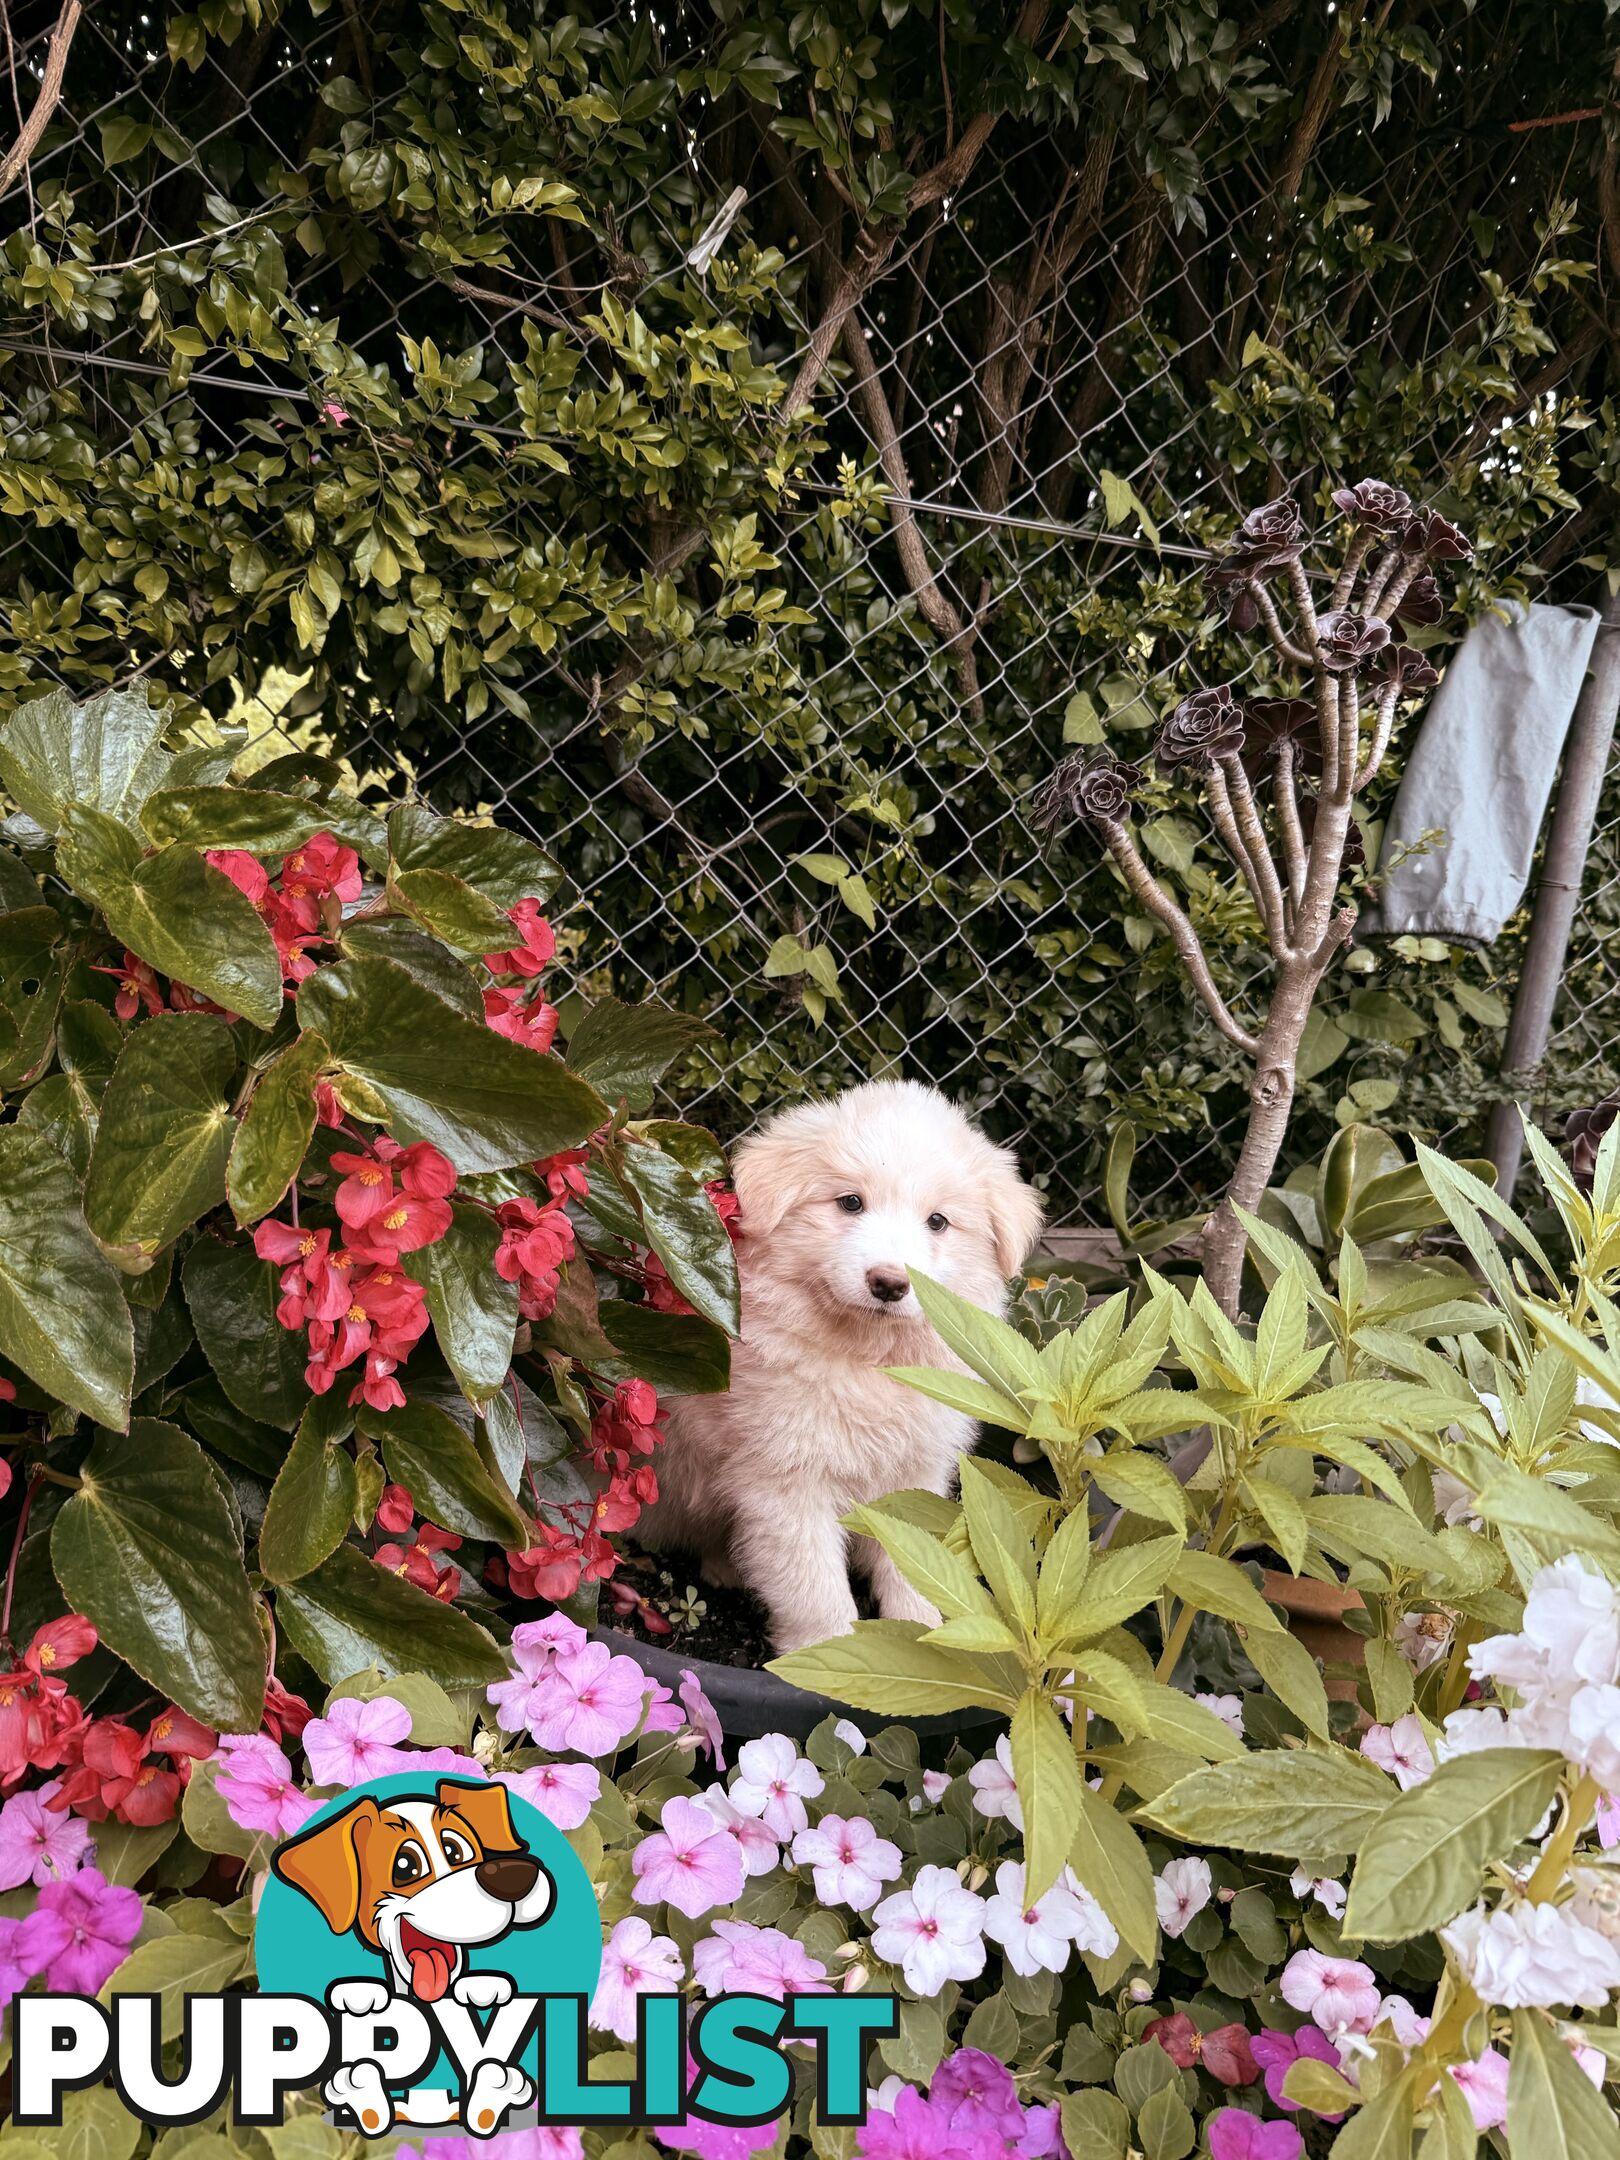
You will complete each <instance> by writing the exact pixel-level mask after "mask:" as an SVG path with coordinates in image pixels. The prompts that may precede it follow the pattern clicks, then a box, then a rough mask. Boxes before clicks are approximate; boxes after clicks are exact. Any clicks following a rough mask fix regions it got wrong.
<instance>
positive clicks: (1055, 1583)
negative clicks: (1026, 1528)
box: [1035, 1506, 1091, 1644]
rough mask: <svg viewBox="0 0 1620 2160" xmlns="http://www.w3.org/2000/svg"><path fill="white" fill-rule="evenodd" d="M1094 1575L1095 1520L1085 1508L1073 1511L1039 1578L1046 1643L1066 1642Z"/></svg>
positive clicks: (1038, 1618) (1038, 1617)
mask: <svg viewBox="0 0 1620 2160" xmlns="http://www.w3.org/2000/svg"><path fill="white" fill-rule="evenodd" d="M1090 1573H1091V1519H1090V1516H1089V1514H1088V1513H1087V1510H1086V1509H1085V1508H1084V1507H1083V1506H1082V1507H1077V1508H1071V1509H1070V1511H1069V1513H1068V1514H1067V1515H1066V1516H1065V1517H1064V1519H1063V1520H1062V1522H1060V1523H1059V1524H1058V1526H1057V1528H1056V1530H1055V1531H1054V1532H1053V1533H1052V1536H1051V1539H1050V1541H1049V1542H1048V1544H1047V1548H1046V1550H1045V1552H1044V1553H1042V1555H1041V1565H1040V1573H1039V1575H1038V1577H1037V1578H1036V1583H1035V1625H1036V1632H1037V1634H1038V1636H1039V1638H1040V1640H1041V1641H1042V1642H1043V1643H1047V1644H1050V1643H1059V1642H1062V1641H1064V1640H1065V1638H1066V1636H1067V1635H1068V1634H1069V1632H1070V1630H1071V1626H1072V1623H1073V1620H1074V1617H1075V1615H1077V1614H1078V1612H1079V1610H1080V1598H1081V1594H1082V1592H1083V1591H1084V1589H1085V1587H1086V1578H1087V1576H1088V1575H1089V1574H1090Z"/></svg>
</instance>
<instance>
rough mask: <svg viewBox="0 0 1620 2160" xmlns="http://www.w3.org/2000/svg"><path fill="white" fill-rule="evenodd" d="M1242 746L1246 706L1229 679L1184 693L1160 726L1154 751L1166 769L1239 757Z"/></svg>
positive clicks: (1171, 770)
mask: <svg viewBox="0 0 1620 2160" xmlns="http://www.w3.org/2000/svg"><path fill="white" fill-rule="evenodd" d="M1242 748H1243V707H1242V706H1241V705H1240V704H1239V703H1238V701H1237V699H1236V698H1235V697H1234V696H1233V695H1232V690H1231V686H1230V684H1228V683H1217V684H1216V686H1215V687H1214V689H1212V690H1195V691H1194V692H1193V694H1192V696H1191V697H1184V698H1183V699H1182V701H1181V703H1180V704H1179V705H1178V706H1177V707H1176V709H1175V711H1174V712H1173V713H1171V715H1170V717H1169V719H1168V720H1166V722H1165V723H1164V725H1163V727H1161V728H1160V730H1159V735H1158V740H1157V741H1156V742H1155V743H1154V745H1153V755H1154V757H1155V758H1156V759H1157V760H1158V762H1159V764H1160V766H1161V767H1162V768H1163V770H1164V771H1166V772H1173V771H1175V769H1176V768H1177V767H1178V766H1181V765H1208V764H1209V763H1210V761H1211V760H1212V759H1214V758H1222V757H1236V756H1237V754H1238V752H1239V751H1240V750H1241V749H1242Z"/></svg>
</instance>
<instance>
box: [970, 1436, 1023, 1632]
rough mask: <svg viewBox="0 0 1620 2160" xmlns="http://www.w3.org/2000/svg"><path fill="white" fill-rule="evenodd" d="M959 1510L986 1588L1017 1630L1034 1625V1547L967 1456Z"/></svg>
mask: <svg viewBox="0 0 1620 2160" xmlns="http://www.w3.org/2000/svg"><path fill="white" fill-rule="evenodd" d="M961 1480H962V1513H963V1516H964V1518H965V1520H966V1522H967V1528H968V1536H969V1538H970V1539H971V1540H972V1543H973V1556H974V1558H975V1559H976V1560H977V1561H978V1563H979V1572H980V1573H981V1574H982V1575H983V1577H984V1579H985V1581H986V1583H987V1584H988V1585H989V1588H990V1594H991V1596H992V1597H993V1598H994V1599H995V1600H996V1603H997V1604H998V1605H999V1606H1000V1607H1001V1610H1002V1612H1003V1613H1005V1614H1006V1615H1007V1617H1008V1618H1009V1619H1010V1620H1011V1621H1012V1622H1013V1624H1014V1626H1015V1627H1017V1628H1019V1629H1021V1630H1022V1631H1023V1632H1025V1633H1026V1634H1027V1633H1030V1632H1032V1631H1033V1629H1034V1626H1035V1548H1034V1546H1033V1545H1032V1544H1031V1542H1030V1539H1029V1537H1028V1535H1027V1533H1026V1532H1025V1530H1024V1527H1023V1525H1022V1524H1021V1523H1020V1521H1019V1519H1018V1517H1017V1515H1016V1514H1015V1513H1014V1512H1013V1510H1012V1507H1011V1506H1010V1505H1009V1503H1008V1502H1007V1500H1006V1499H1005V1498H1004V1497H1003V1496H1002V1494H1001V1493H1000V1492H999V1491H998V1490H997V1488H996V1486H995V1485H994V1483H993V1482H992V1481H991V1480H990V1479H989V1478H988V1477H986V1475H985V1474H984V1472H983V1470H982V1469H981V1468H980V1467H979V1465H978V1464H977V1463H975V1462H974V1461H973V1460H972V1458H971V1457H967V1458H964V1460H963V1463H962V1472H961Z"/></svg>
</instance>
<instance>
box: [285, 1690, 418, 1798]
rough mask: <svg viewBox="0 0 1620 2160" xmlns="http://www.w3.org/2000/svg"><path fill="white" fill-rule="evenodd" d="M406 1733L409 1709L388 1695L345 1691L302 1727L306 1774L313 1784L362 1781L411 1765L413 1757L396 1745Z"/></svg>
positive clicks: (345, 1784)
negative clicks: (365, 1696) (366, 1698)
mask: <svg viewBox="0 0 1620 2160" xmlns="http://www.w3.org/2000/svg"><path fill="white" fill-rule="evenodd" d="M410 1736H411V1713H410V1712H409V1711H408V1710H407V1709H406V1707H405V1705H404V1704H403V1703H402V1702H396V1701H395V1700H394V1698H393V1696H392V1695H377V1696H374V1697H373V1698H372V1700H371V1701H370V1702H362V1701H360V1700H359V1698H358V1697H357V1696H353V1695H345V1696H344V1697H343V1698H342V1700H341V1701H339V1702H335V1703H333V1704H332V1705H331V1707H330V1708H329V1709H328V1711H327V1713H326V1715H325V1717H318V1718H311V1719H310V1721H309V1723H308V1724H307V1725H306V1726H305V1727H304V1735H303V1738H304V1753H305V1755H307V1756H308V1758H309V1774H310V1777H311V1778H312V1779H313V1781H314V1782H315V1784H317V1785H344V1786H348V1785H364V1784H365V1783H366V1782H367V1781H368V1779H371V1778H379V1777H388V1776H390V1775H391V1774H392V1773H393V1772H394V1771H396V1770H405V1769H410V1768H412V1767H414V1763H415V1758H414V1757H413V1756H410V1755H404V1754H402V1753H401V1752H400V1750H399V1748H398V1746H397V1745H396V1743H397V1742H398V1741H401V1740H408V1739H409V1738H410Z"/></svg>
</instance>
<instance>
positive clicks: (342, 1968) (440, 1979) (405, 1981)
mask: <svg viewBox="0 0 1620 2160" xmlns="http://www.w3.org/2000/svg"><path fill="white" fill-rule="evenodd" d="M254 1963H255V1966H256V1968H257V1971H258V1977H259V1986H260V1988H261V1989H262V1990H263V1991H264V1992H265V1993H267V1994H278V1995H281V1994H285V1995H302V1996H306V1997H313V1998H314V1999H316V2000H318V2001H322V2002H327V2001H330V2000H331V1997H330V1994H329V1991H330V1990H331V1989H333V1988H334V1987H337V1988H339V1989H340V1991H341V1995H342V1999H340V2001H339V2004H338V2007H339V2008H344V2007H349V2006H351V2005H355V2006H359V2005H363V2004H364V2003H365V2002H367V2001H368V2000H369V2001H370V2002H371V2003H372V2004H373V2005H374V2006H375V2007H376V2008H377V2009H379V2010H380V2009H381V2008H382V2007H383V2005H384V2003H385V2002H387V2001H394V2002H408V2003H414V2004H416V2005H417V2007H418V2008H421V2009H424V2010H426V2009H430V2008H431V2007H432V2006H434V2005H438V2004H441V2003H442V2004H446V2005H467V2006H471V2007H475V2008H477V2009H478V2010H479V2011H480V2012H483V2011H485V2010H487V2009H488V2007H489V2006H490V2005H491V2004H493V2003H496V2002H498V2001H500V2000H501V1999H503V1998H504V1997H505V1996H512V1995H517V1996H535V1995H576V1996H581V1997H583V1998H584V1999H585V2000H586V2001H587V2002H588V2001H589V1999H590V1997H591V1996H592V1995H593V1994H594V1993H595V1990H596V1983H597V1978H598V1975H599V1974H600V1971H601V1966H602V1918H601V1912H600V1910H599V1908H598V1906H597V1902H596V1898H595V1896H594V1894H593V1892H592V1890H591V1881H590V1877H589V1876H588V1875H587V1874H586V1872H585V1868H584V1865H583V1863H582V1862H581V1861H580V1859H579V1857H578V1855H577V1854H576V1853H575V1852H574V1850H573V1848H572V1846H570V1845H569V1843H568V1840H567V1839H566V1838H565V1837H564V1836H563V1834H562V1832H561V1831H560V1830H559V1829H557V1828H556V1826H555V1825H554V1824H553V1823H550V1822H548V1821H547V1820H546V1818H545V1816H544V1815H542V1814H541V1813H540V1811H539V1809H538V1808H536V1807H535V1806H533V1805H532V1803H531V1802H529V1801H527V1800H525V1799H523V1798H522V1797H521V1796H520V1795H519V1794H517V1793H515V1792H513V1791H512V1790H511V1788H510V1787H508V1786H506V1785H501V1784H497V1783H494V1782H492V1781H486V1780H481V1779H475V1778H469V1777H465V1776H449V1775H442V1774H440V1775H435V1774H433V1773H431V1772H429V1773H425V1774H423V1775H420V1776H418V1775H413V1774H412V1773H410V1772H408V1771H406V1772H401V1773H398V1774H396V1775H395V1776H392V1777H385V1778H374V1779H372V1780H371V1781H370V1782H369V1783H368V1784H365V1785H357V1786H355V1787H354V1788H353V1789H352V1790H351V1791H349V1792H345V1793H340V1794H339V1795H338V1797H337V1798H336V1799H335V1800H329V1801H328V1802H327V1803H326V1804H325V1806H324V1807H322V1808H321V1809H320V1810H319V1811H318V1812H317V1813H316V1814H314V1815H312V1816H311V1817H310V1819H309V1821H308V1822H307V1823H306V1824H305V1825H304V1827H303V1829H302V1830H300V1831H298V1832H297V1833H296V1834H295V1835H294V1836H293V1837H290V1838H286V1839H284V1840H283V1841H282V1843H281V1844H280V1845H278V1846H277V1848H276V1850H275V1853H274V1855H273V1856H272V1859H271V1863H270V1874H269V1877H268V1879H267V1880H266V1883H265V1887H264V1894H263V1897H262V1898H261V1900H260V1904H259V1911H258V1921H257V1927H256V1930H255V1935H254ZM365 1983H369V1984H370V1985H369V1987H365V1986H363V1985H362V1984H365ZM537 2054H538V2048H537V2043H536V2042H535V2041H534V2040H533V2039H532V2038H531V2040H530V2041H529V2043H528V2045H527V2047H526V2048H525V2050H524V2053H523V2056H522V2058H521V2066H522V2068H523V2069H525V2070H526V2071H527V2072H528V2073H529V2075H530V2076H531V2077H534V2078H537V2077H538V2064H537V2060H536V2058H537ZM455 2082H456V2075H455V2071H454V2069H453V2067H452V2065H451V2064H450V2063H449V2061H448V2059H447V2057H446V2056H445V2054H444V2053H443V2051H442V2050H441V2051H440V2053H439V2054H438V2055H437V2056H436V2057H435V2058H434V2059H433V2061H432V2062H431V2063H430V2064H429V2065H428V2066H427V2068H426V2070H425V2071H424V2072H423V2073H422V2074H421V2076H420V2077H419V2078H417V2079H415V2080H413V2083H415V2084H417V2085H418V2086H419V2087H421V2088H446V2087H450V2086H453V2085H454V2084H455Z"/></svg>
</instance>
